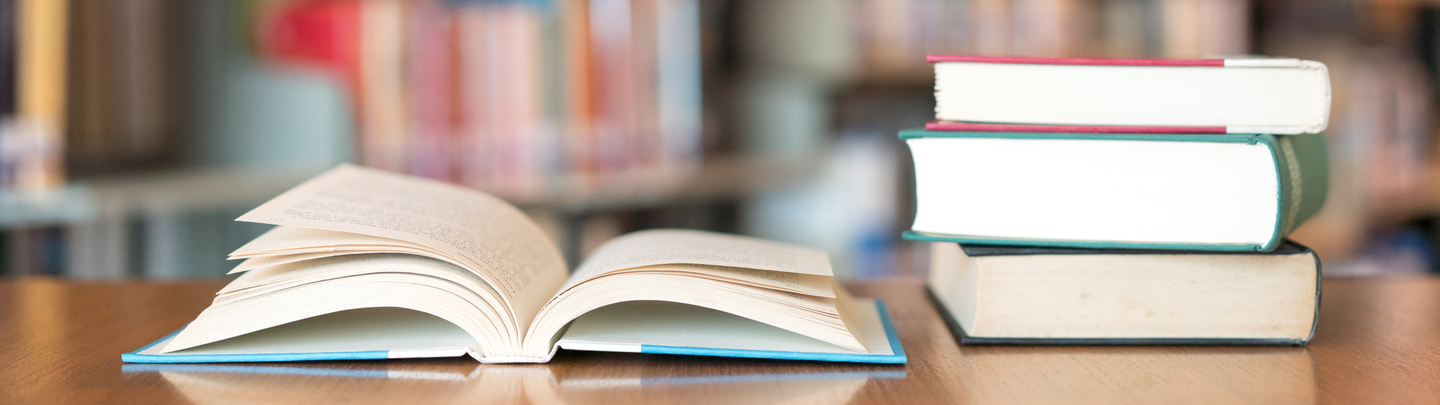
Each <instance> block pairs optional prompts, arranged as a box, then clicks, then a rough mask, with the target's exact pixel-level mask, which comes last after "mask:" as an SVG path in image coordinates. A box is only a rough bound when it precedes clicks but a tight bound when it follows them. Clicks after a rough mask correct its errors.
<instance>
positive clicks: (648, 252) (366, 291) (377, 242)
mask: <svg viewBox="0 0 1440 405" xmlns="http://www.w3.org/2000/svg"><path fill="white" fill-rule="evenodd" d="M240 220H241V221H250V222H259V223H266V224H274V225H278V226H277V227H275V228H274V229H272V230H271V231H269V232H267V233H265V234H264V235H261V236H260V237H258V238H256V239H255V240H253V241H251V242H250V243H247V244H246V245H245V246H243V247H241V248H240V249H237V250H236V251H235V252H234V253H232V254H231V259H244V261H243V262H242V263H241V264H240V265H239V266H237V267H236V269H235V271H233V272H232V273H243V274H241V276H240V277H239V278H237V279H235V281H233V282H231V283H230V284H229V285H227V286H226V287H225V288H223V289H222V290H221V291H220V292H219V293H218V294H217V296H216V298H215V302H214V303H213V304H212V305H211V306H210V307H209V308H207V309H206V310H205V311H204V312H202V313H201V314H200V316H199V317H197V318H196V319H195V321H193V322H191V323H190V324H189V325H188V326H186V327H185V328H184V329H182V330H181V331H179V332H177V333H176V334H174V335H172V336H169V337H166V338H164V339H161V340H160V341H158V342H156V343H155V344H152V345H151V346H147V347H146V348H142V349H141V350H137V351H136V352H133V353H128V354H126V355H124V356H123V357H124V359H125V360H126V361H131V362H210V361H293V360H322V359H350V358H355V359H358V358H397V357H443V356H457V355H464V354H469V355H470V356H472V357H474V358H476V359H478V360H480V361H482V362H489V363H505V362H545V361H548V360H549V359H550V357H551V356H553V355H554V354H555V350H557V349H559V348H565V349H567V350H599V351H622V352H624V351H636V352H656V353H677V354H699V355H718V356H738V357H766V358H786V359H807V360H829V361H852V362H873V363H903V362H904V361H905V358H904V353H903V351H901V350H900V347H899V341H898V340H896V339H895V337H894V330H893V328H891V327H889V325H888V321H887V320H886V319H887V317H886V315H885V313H884V310H883V308H884V307H883V305H881V304H880V303H878V302H875V301H873V300H864V299H857V298H852V297H850V295H849V294H848V293H846V292H845V290H844V289H843V288H841V287H840V286H839V285H837V284H835V282H834V280H833V274H832V273H831V269H830V262H829V259H828V258H827V257H826V255H825V254H824V253H823V252H821V251H818V250H814V249H809V248H803V247H798V246H792V245H786V244H782V243H777V242H770V241H764V240H759V239H754V238H748V237H741V236H734V235H724V234H717V233H711V232H702V231H692V230H650V231H642V232H636V233H633V234H628V235H623V236H621V237H619V238H616V239H614V240H612V241H610V242H608V243H606V244H604V245H602V246H601V247H600V248H599V249H598V250H597V251H596V252H595V253H594V254H592V255H591V256H590V257H589V258H588V259H587V260H586V261H585V262H584V263H582V264H580V266H579V267H578V269H577V270H576V271H575V272H574V273H573V274H568V272H567V268H566V265H565V263H564V260H563V258H562V256H561V254H560V251H559V249H558V248H556V246H555V244H554V243H553V242H552V241H550V240H549V239H547V238H546V237H545V236H544V233H543V232H542V231H541V230H540V228H539V227H538V226H536V225H535V224H534V223H533V222H531V221H530V220H529V219H528V218H527V217H526V216H525V215H524V214H523V213H522V212H521V211H519V210H518V209H516V208H515V207H513V206H511V205H509V204H507V203H505V202H504V201H501V200H499V199H497V198H495V197H492V196H490V195H488V194H484V193H482V192H479V191H475V190H470V189H465V188H461V187H457V186H453V185H449V184H445V183H440V182H434V181H429V180H423V179H417V178H411V177H406V176H402V175H397V174H392V173H386V172H381V171H376V170H371V169H364V168H359V167H354V166H348V165H347V166H341V167H338V168H336V169H334V170H331V171H329V172H327V173H325V174H322V175H321V176H319V177H317V178H315V179H312V180H310V181H308V182H306V183H304V184H301V185H300V186H297V187H295V188H294V189H292V190H290V191H287V192H286V193H284V194H282V195H280V196H279V197H276V198H275V199H273V200H271V201H269V202H267V203H265V204H263V205H261V206H260V207H258V208H256V209H255V210H252V211H251V212H249V213H246V214H245V215H244V216H242V217H240ZM572 324H583V325H587V326H586V327H584V328H578V329H575V328H570V326H571V325H572ZM406 325H409V326H406ZM416 325H422V326H423V325H429V326H424V327H421V326H416ZM437 325H438V326H437ZM706 325H708V326H706ZM340 330H343V331H348V332H346V333H333V331H340ZM426 331H433V332H426ZM572 332H573V334H574V336H571V334H572ZM637 337H639V338H637ZM327 342H328V343H327Z"/></svg>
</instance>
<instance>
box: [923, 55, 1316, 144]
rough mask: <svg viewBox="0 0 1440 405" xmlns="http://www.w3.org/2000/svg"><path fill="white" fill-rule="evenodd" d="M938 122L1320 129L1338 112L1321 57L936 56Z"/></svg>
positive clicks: (984, 126) (1033, 128) (1001, 128)
mask: <svg viewBox="0 0 1440 405" xmlns="http://www.w3.org/2000/svg"><path fill="white" fill-rule="evenodd" d="M926 58H927V60H928V61H930V62H931V63H934V64H935V117H936V121H934V122H931V123H929V124H927V125H926V127H925V128H926V129H928V130H931V131H996V132H1070V133H1148V134H1166V133H1185V134H1207V133H1214V134H1224V133H1231V134H1237V133H1238V134H1277V135H1291V134H1314V133H1319V132H1321V131H1323V130H1325V126H1326V123H1327V122H1328V121H1329V115H1330V76H1329V73H1328V72H1327V70H1326V68H1325V65H1324V64H1322V63H1320V62H1315V61H1308V60H1300V59H1286V58H1241V59H1197V60H1162V59H1075V58H1017V57H982V56H945V55H929V56H927V57H926Z"/></svg>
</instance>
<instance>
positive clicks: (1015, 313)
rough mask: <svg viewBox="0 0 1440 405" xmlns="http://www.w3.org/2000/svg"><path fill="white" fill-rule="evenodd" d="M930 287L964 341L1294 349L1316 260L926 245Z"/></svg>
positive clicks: (1288, 246)
mask: <svg viewBox="0 0 1440 405" xmlns="http://www.w3.org/2000/svg"><path fill="white" fill-rule="evenodd" d="M931 247H932V250H931V266H930V280H929V283H928V286H929V290H930V293H931V296H932V298H933V299H934V300H935V301H936V304H937V309H938V310H939V312H940V313H941V314H942V315H943V316H945V317H946V318H947V319H948V320H949V323H950V325H951V329H952V331H953V332H954V333H955V334H956V335H957V336H958V337H959V339H960V341H961V343H965V344H1078V345H1104V344H1124V345H1130V344H1212V345H1230V344H1247V345H1248V344H1256V345H1265V344H1271V345H1304V344H1306V343H1307V342H1309V341H1310V338H1311V337H1312V336H1313V335H1314V333H1315V324H1316V320H1317V319H1319V317H1318V315H1319V308H1320V307H1319V304H1320V261H1319V259H1318V258H1317V257H1316V256H1315V252H1313V251H1311V250H1310V249H1309V248H1306V247H1305V246H1302V245H1299V244H1296V243H1294V242H1289V241H1286V242H1285V243H1283V244H1282V245H1281V246H1280V248H1278V249H1275V250H1274V251H1271V252H1267V253H1255V252H1249V253H1246V252H1196V251H1157V250H1126V249H1069V248H1035V247H995V246H973V245H958V244H954V243H934V244H932V245H931Z"/></svg>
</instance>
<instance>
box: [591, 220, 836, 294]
mask: <svg viewBox="0 0 1440 405" xmlns="http://www.w3.org/2000/svg"><path fill="white" fill-rule="evenodd" d="M660 264H700V265H712V266H725V267H739V268H747V269H755V270H767V271H778V272H785V273H798V274H808V275H816V276H834V273H832V272H831V270H830V257H829V256H827V255H826V254H825V252H823V251H820V250H817V249H811V248H806V247H801V246H795V245H789V244H785V243H780V242H772V241H767V240H764V239H758V238H750V237H744V236H737V235H726V234H721V233H714V232H704V231H694V230H682V229H657V230H650V231H641V232H634V233H630V234H626V235H621V236H620V237H618V238H615V239H612V240H610V241H609V242H605V244H604V245H601V246H600V248H599V249H596V250H595V253H592V254H591V255H590V257H589V258H587V259H586V260H585V262H584V263H582V264H581V265H580V268H579V269H577V270H575V274H574V275H572V276H571V278H570V280H571V281H570V282H569V283H567V284H566V287H569V286H570V285H573V284H576V283H579V282H580V281H584V280H586V279H589V278H592V277H595V276H597V275H600V274H604V273H607V272H611V271H615V270H622V269H629V268H635V267H641V266H654V265H660Z"/></svg>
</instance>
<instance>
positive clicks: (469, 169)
mask: <svg viewBox="0 0 1440 405" xmlns="http://www.w3.org/2000/svg"><path fill="white" fill-rule="evenodd" d="M255 4H256V8H255V10H254V27H253V29H254V38H255V41H254V43H255V45H256V50H257V52H259V58H260V59H261V60H262V61H265V62H268V63H271V64H274V65H281V66H309V67H317V68H321V69H325V70H326V71H328V72H330V73H332V74H334V75H336V77H337V78H338V79H339V81H340V83H341V84H342V85H343V86H345V88H346V90H347V91H348V92H349V93H350V95H351V96H352V101H353V109H354V114H355V117H356V122H357V131H356V132H357V135H356V136H357V142H356V145H357V146H356V147H357V148H358V151H357V152H358V153H357V157H358V159H359V161H360V163H362V164H364V165H368V166H373V167H378V168H382V169H387V170H394V171H401V172H407V173H412V174H416V175H420V176H424V177H429V178H434V179H440V180H446V181H450V182H454V183H459V184H464V185H468V186H473V187H479V188H483V189H486V190H490V191H492V192H495V193H497V194H500V195H502V196H506V197H509V198H512V199H519V200H524V199H526V198H527V197H529V196H533V195H536V194H539V193H544V192H546V191H548V189H547V188H548V187H553V186H554V184H553V183H555V182H554V181H552V180H551V179H554V178H555V177H557V176H566V177H576V176H578V177H580V178H591V177H593V178H600V177H606V176H612V175H617V174H620V173H625V172H634V171H647V170H657V169H668V168H685V167H693V166H695V165H696V164H697V163H698V162H699V159H700V157H701V156H700V136H701V111H700V61H699V57H700V55H699V35H700V27H699V22H700V18H699V14H698V13H699V11H698V10H699V9H698V7H699V6H698V2H697V1H694V0H633V1H627V0H609V1H593V2H592V1H581V0H555V1H473V2H472V1H448V2H442V1H399V0H322V1H279V2H275V1H266V2H256V3H255Z"/></svg>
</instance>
